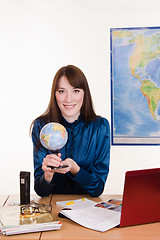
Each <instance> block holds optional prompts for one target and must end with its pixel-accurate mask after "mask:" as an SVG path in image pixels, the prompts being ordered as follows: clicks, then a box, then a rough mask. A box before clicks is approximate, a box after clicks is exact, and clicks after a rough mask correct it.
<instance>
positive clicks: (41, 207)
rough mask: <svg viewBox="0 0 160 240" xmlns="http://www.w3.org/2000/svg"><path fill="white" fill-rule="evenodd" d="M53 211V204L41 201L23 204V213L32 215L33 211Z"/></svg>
mask: <svg viewBox="0 0 160 240" xmlns="http://www.w3.org/2000/svg"><path fill="white" fill-rule="evenodd" d="M51 211H52V205H45V204H39V203H35V202H32V203H29V204H27V205H23V206H21V215H25V214H26V215H31V214H33V213H50V212H51Z"/></svg>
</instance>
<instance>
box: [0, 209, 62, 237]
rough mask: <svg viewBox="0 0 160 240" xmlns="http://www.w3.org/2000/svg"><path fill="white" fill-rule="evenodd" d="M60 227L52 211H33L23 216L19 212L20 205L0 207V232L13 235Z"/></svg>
mask: <svg viewBox="0 0 160 240" xmlns="http://www.w3.org/2000/svg"><path fill="white" fill-rule="evenodd" d="M60 228H61V223H60V222H59V221H58V220H56V218H55V216H54V215H53V214H52V213H43V214H42V213H34V214H32V215H27V216H25V215H24V216H23V215H21V214H20V206H2V207H0V232H1V233H2V234H5V235H14V234H21V233H29V232H39V231H49V230H56V229H60Z"/></svg>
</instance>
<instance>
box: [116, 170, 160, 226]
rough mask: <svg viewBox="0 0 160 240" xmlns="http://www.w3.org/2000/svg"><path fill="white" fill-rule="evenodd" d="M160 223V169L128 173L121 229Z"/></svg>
mask: <svg viewBox="0 0 160 240" xmlns="http://www.w3.org/2000/svg"><path fill="white" fill-rule="evenodd" d="M159 221H160V168H154V169H145V170H136V171H128V172H126V176H125V184H124V192H123V201H122V211H121V221H120V227H125V226H131V225H137V224H144V223H152V222H159Z"/></svg>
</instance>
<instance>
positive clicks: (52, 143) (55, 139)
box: [40, 122, 68, 151]
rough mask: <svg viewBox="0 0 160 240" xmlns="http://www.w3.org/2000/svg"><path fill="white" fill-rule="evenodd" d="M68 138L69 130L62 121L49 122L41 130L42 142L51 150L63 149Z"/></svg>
mask: <svg viewBox="0 0 160 240" xmlns="http://www.w3.org/2000/svg"><path fill="white" fill-rule="evenodd" d="M67 140H68V133H67V130H66V129H65V127H64V126H63V125H61V124H60V123H55V122H51V123H48V124H46V125H45V126H44V127H43V128H42V129H41V131H40V142H41V144H42V145H43V146H44V147H45V148H47V149H49V150H53V151H56V150H58V149H61V148H62V147H63V146H64V145H65V144H66V142H67Z"/></svg>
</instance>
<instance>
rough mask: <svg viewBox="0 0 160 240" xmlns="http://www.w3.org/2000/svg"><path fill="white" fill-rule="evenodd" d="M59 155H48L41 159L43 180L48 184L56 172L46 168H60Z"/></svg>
mask: <svg viewBox="0 0 160 240" xmlns="http://www.w3.org/2000/svg"><path fill="white" fill-rule="evenodd" d="M62 165H63V164H62V159H61V153H58V155H56V154H49V155H47V156H46V157H45V158H44V159H43V163H42V170H43V171H44V178H45V180H46V181H47V182H48V183H50V182H51V180H52V178H53V175H54V173H55V172H56V170H54V169H51V168H50V167H48V166H53V167H59V166H62Z"/></svg>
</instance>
